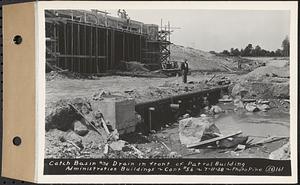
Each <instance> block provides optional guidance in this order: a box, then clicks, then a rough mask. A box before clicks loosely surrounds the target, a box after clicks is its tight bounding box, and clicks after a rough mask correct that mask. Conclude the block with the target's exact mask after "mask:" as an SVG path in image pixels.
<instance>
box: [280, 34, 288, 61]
mask: <svg viewBox="0 0 300 185" xmlns="http://www.w3.org/2000/svg"><path fill="white" fill-rule="evenodd" d="M281 47H282V55H283V56H285V57H288V56H290V40H289V37H288V36H286V37H285V39H284V40H283V41H282V44H281Z"/></svg>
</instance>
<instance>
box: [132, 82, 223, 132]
mask: <svg viewBox="0 0 300 185" xmlns="http://www.w3.org/2000/svg"><path fill="white" fill-rule="evenodd" d="M224 94H228V86H221V87H217V88H211V89H206V90H201V91H196V92H191V93H185V94H181V95H177V96H172V97H167V98H163V99H159V100H155V101H148V102H143V103H139V104H136V106H135V111H136V112H137V113H138V114H139V115H141V117H142V119H143V124H144V125H143V127H144V131H145V132H148V131H151V130H159V129H160V128H161V127H164V126H165V125H166V124H168V123H173V122H175V121H176V120H177V119H178V117H179V116H180V115H183V114H186V113H188V114H189V115H190V116H198V115H199V113H200V112H201V110H203V108H204V107H205V106H206V105H207V103H208V104H210V105H214V104H217V103H218V99H219V98H220V97H222V95H224ZM206 102H207V103H206Z"/></svg>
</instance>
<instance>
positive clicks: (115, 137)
mask: <svg viewBox="0 0 300 185" xmlns="http://www.w3.org/2000/svg"><path fill="white" fill-rule="evenodd" d="M110 134H111V137H110V140H113V141H117V140H118V139H119V138H120V134H119V132H118V130H117V129H115V130H114V131H112V132H111V133H110Z"/></svg>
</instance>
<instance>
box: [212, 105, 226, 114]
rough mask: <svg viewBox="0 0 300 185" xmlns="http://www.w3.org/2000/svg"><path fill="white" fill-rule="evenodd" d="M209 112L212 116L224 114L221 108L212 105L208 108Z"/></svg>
mask: <svg viewBox="0 0 300 185" xmlns="http://www.w3.org/2000/svg"><path fill="white" fill-rule="evenodd" d="M210 112H211V113H212V114H220V113H222V112H224V110H223V109H222V108H221V107H219V106H217V105H213V106H211V108H210Z"/></svg>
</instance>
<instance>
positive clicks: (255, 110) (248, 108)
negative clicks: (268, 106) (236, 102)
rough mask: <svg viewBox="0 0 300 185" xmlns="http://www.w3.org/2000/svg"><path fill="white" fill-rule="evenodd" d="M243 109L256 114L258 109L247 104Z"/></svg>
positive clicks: (253, 104) (251, 104) (253, 105)
mask: <svg viewBox="0 0 300 185" xmlns="http://www.w3.org/2000/svg"><path fill="white" fill-rule="evenodd" d="M245 109H246V110H247V111H249V112H257V111H259V109H258V108H257V106H256V104H255V103H247V104H246V106H245Z"/></svg>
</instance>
